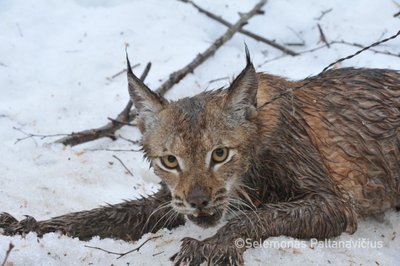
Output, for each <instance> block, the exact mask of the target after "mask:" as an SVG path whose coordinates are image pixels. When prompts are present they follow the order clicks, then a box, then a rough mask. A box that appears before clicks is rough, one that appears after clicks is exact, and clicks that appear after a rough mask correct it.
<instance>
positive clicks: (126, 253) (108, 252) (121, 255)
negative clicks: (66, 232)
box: [85, 236, 161, 259]
mask: <svg viewBox="0 0 400 266" xmlns="http://www.w3.org/2000/svg"><path fill="white" fill-rule="evenodd" d="M160 237H161V236H154V237H150V238H148V239H147V240H146V241H144V242H143V243H142V244H140V245H139V246H138V247H137V248H134V249H132V250H129V251H127V252H123V253H121V252H114V251H108V250H106V249H103V248H100V247H93V246H88V245H85V247H86V248H93V249H97V250H101V251H104V252H106V253H107V254H112V255H118V257H117V259H120V258H122V257H123V256H126V255H128V254H130V253H132V252H134V251H138V252H139V250H140V249H141V248H142V247H143V246H144V245H145V244H146V243H147V242H149V241H151V240H154V239H157V238H160Z"/></svg>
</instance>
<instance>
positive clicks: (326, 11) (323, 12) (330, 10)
mask: <svg viewBox="0 0 400 266" xmlns="http://www.w3.org/2000/svg"><path fill="white" fill-rule="evenodd" d="M332 10H333V9H332V8H329V9H327V10H323V11H322V12H321V15H320V16H319V17H317V18H314V19H315V20H318V21H320V20H321V19H322V18H323V17H324V16H325V15H326V14H328V13H330V12H332Z"/></svg>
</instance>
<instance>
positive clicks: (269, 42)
mask: <svg viewBox="0 0 400 266" xmlns="http://www.w3.org/2000/svg"><path fill="white" fill-rule="evenodd" d="M178 1H181V2H184V3H188V4H191V5H192V6H193V7H194V8H196V9H197V10H198V11H199V12H200V13H203V14H205V15H206V16H207V17H209V18H211V19H213V20H215V21H217V22H219V23H221V24H223V25H225V26H227V27H229V28H230V27H232V24H231V23H229V22H228V21H226V20H224V19H223V18H222V17H220V16H217V15H215V14H213V13H211V12H210V11H208V10H205V9H204V8H202V7H200V6H198V5H197V4H196V3H194V2H193V1H191V0H178ZM238 31H239V32H240V33H242V34H244V35H247V36H248V37H250V38H253V39H254V40H256V41H259V42H263V43H265V44H267V45H269V46H272V47H274V48H276V49H278V50H281V51H282V52H284V53H286V54H288V55H291V56H295V55H297V53H296V52H294V51H292V50H290V49H288V48H286V47H284V46H282V45H280V44H278V43H277V42H275V41H273V40H269V39H267V38H264V37H262V36H260V35H257V34H255V33H253V32H250V31H248V30H245V29H239V30H238Z"/></svg>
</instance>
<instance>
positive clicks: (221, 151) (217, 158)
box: [211, 148, 229, 163]
mask: <svg viewBox="0 0 400 266" xmlns="http://www.w3.org/2000/svg"><path fill="white" fill-rule="evenodd" d="M228 154H229V150H228V148H216V149H215V150H214V151H213V152H212V155H211V159H212V160H213V162H215V163H222V162H223V161H225V160H226V158H228Z"/></svg>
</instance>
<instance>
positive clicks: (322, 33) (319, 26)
mask: <svg viewBox="0 0 400 266" xmlns="http://www.w3.org/2000/svg"><path fill="white" fill-rule="evenodd" d="M317 27H318V31H319V40H320V41H321V42H323V43H325V44H326V46H327V47H328V48H331V46H330V45H329V42H328V41H327V40H326V37H325V34H324V31H323V30H322V28H321V25H319V23H318V24H317Z"/></svg>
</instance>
